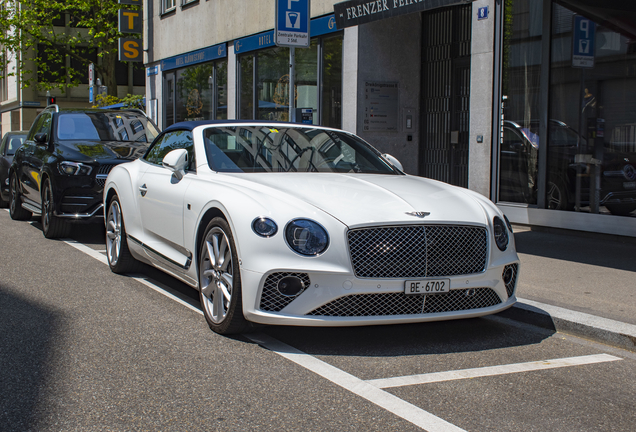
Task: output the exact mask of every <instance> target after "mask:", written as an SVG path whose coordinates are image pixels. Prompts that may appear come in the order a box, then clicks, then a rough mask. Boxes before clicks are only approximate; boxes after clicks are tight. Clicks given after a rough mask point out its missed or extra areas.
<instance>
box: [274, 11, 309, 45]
mask: <svg viewBox="0 0 636 432" xmlns="http://www.w3.org/2000/svg"><path fill="white" fill-rule="evenodd" d="M309 13H310V6H309V0H276V23H275V24H276V25H275V26H274V39H275V40H274V42H275V43H276V45H278V46H288V47H302V48H307V47H309Z"/></svg>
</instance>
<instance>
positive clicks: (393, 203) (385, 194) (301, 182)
mask: <svg viewBox="0 0 636 432" xmlns="http://www.w3.org/2000/svg"><path fill="white" fill-rule="evenodd" d="M228 175H231V176H236V177H240V178H241V179H243V180H247V181H249V182H250V183H251V185H247V184H246V185H245V186H246V187H248V188H249V189H251V190H252V191H253V192H255V193H256V194H257V195H258V194H262V193H265V194H268V195H274V196H278V198H280V199H282V200H283V201H288V199H289V198H290V197H291V198H294V199H297V200H301V201H304V202H305V203H308V204H310V205H312V206H314V207H316V208H318V209H320V210H322V211H324V212H326V213H328V214H330V215H331V216H333V217H335V218H336V219H338V220H340V221H341V222H342V223H344V224H345V225H348V226H357V225H373V224H384V223H390V222H395V223H430V222H444V223H453V222H454V221H456V222H460V223H475V224H485V223H488V222H487V221H488V217H487V215H486V210H485V205H484V204H483V203H480V201H482V200H483V201H486V199H485V198H480V197H481V196H477V195H476V194H475V193H474V192H471V191H468V190H467V189H464V188H460V187H456V186H451V185H448V184H446V183H442V182H439V181H435V180H431V179H426V178H422V177H415V176H409V175H378V174H336V173H307V174H305V173H285V174H276V173H263V174H228ZM281 194H284V195H286V196H281ZM413 212H421V213H422V214H420V215H419V216H417V215H414V214H412V213H413ZM426 213H428V214H426ZM424 214H426V215H424ZM299 216H301V215H299Z"/></svg>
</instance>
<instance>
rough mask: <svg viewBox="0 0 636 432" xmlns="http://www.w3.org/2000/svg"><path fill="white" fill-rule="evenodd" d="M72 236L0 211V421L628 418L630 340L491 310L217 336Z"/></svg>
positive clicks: (411, 425)
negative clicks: (604, 338) (591, 337)
mask: <svg viewBox="0 0 636 432" xmlns="http://www.w3.org/2000/svg"><path fill="white" fill-rule="evenodd" d="M73 238H74V240H73V241H61V240H60V241H52V240H46V239H45V238H44V236H43V235H42V232H41V230H40V226H39V224H38V223H37V222H33V221H32V222H16V221H12V220H11V219H10V217H9V214H8V212H6V211H4V210H0V430H1V431H184V430H188V431H199V430H200V431H216V430H223V431H234V430H236V431H299V430H303V431H334V430H347V431H393V430H400V431H415V430H422V429H425V430H429V431H461V430H466V431H515V432H518V431H519V430H523V431H547V430H549V431H568V432H571V431H612V432H617V431H633V430H634V428H635V426H634V425H635V424H636V413H635V408H636V403H635V402H634V401H636V380H635V379H634V376H636V355H635V354H634V353H630V352H628V351H623V350H619V349H616V348H612V347H609V346H604V345H601V344H597V343H593V342H589V341H586V340H583V339H579V338H576V337H572V336H567V335H563V334H560V333H553V332H549V331H546V330H542V329H539V328H536V327H532V326H529V325H525V324H521V323H517V322H515V321H511V320H507V319H503V318H501V317H490V318H480V319H470V320H459V321H449V322H443V323H427V324H417V325H396V326H383V327H359V328H341V329H334V328H329V329H320V328H294V327H260V328H257V329H255V332H253V333H250V334H245V335H240V336H237V337H231V338H230V337H223V336H219V335H216V334H215V333H213V332H212V331H211V330H209V328H208V327H207V325H206V323H205V320H204V318H203V316H202V315H201V313H200V310H199V309H198V308H199V305H198V301H197V294H196V293H195V292H194V291H193V290H191V289H190V288H188V287H186V286H184V285H182V284H180V283H179V282H177V281H175V280H174V279H171V278H170V277H168V276H165V275H163V274H162V273H160V272H157V271H154V270H152V269H149V268H148V269H146V271H145V272H144V274H142V275H140V277H139V278H133V277H129V276H119V275H115V274H113V273H111V272H110V270H109V269H108V266H107V265H104V263H103V259H104V255H103V251H104V249H105V247H104V245H103V229H102V228H101V227H100V226H81V227H79V228H78V229H76V230H75V232H74V235H73ZM96 257H97V258H101V259H96ZM495 366H498V367H497V368H493V367H495ZM447 372H451V373H447ZM400 377H402V378H400Z"/></svg>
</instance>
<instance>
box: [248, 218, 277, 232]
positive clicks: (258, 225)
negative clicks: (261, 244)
mask: <svg viewBox="0 0 636 432" xmlns="http://www.w3.org/2000/svg"><path fill="white" fill-rule="evenodd" d="M252 230H254V232H255V233H256V234H257V235H259V236H261V237H271V236H273V235H274V234H276V233H277V232H278V225H276V222H274V221H273V220H271V219H269V218H266V217H262V216H261V217H257V218H256V219H254V221H253V222H252Z"/></svg>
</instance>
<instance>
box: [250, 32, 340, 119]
mask: <svg viewBox="0 0 636 432" xmlns="http://www.w3.org/2000/svg"><path fill="white" fill-rule="evenodd" d="M319 52H321V53H322V57H321V58H320V60H321V61H319V54H318V53H319ZM238 67H239V74H240V79H239V84H240V87H239V109H238V116H239V118H241V119H253V118H256V119H259V120H272V121H288V120H289V48H285V47H272V48H266V49H262V50H259V51H256V52H255V53H250V54H246V55H243V56H241V57H239V61H238ZM321 67H322V77H323V78H322V83H323V85H322V101H321V104H322V107H321V106H320V105H321V104H320V103H319V100H320V96H321V95H320V93H319V80H318V76H319V69H320V68H321ZM254 69H256V73H254ZM254 75H256V83H254V78H253V77H254ZM294 81H295V105H296V108H312V110H313V123H314V124H318V123H319V122H320V120H319V118H320V111H319V110H322V124H323V125H325V126H331V127H340V126H341V120H340V117H341V115H340V103H341V99H342V35H338V36H335V37H329V38H324V39H323V38H315V39H313V40H312V41H311V44H310V46H309V48H297V49H296V74H295V77H294ZM255 95H256V97H255ZM255 101H258V106H257V109H256V110H255V109H254V103H255Z"/></svg>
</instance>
